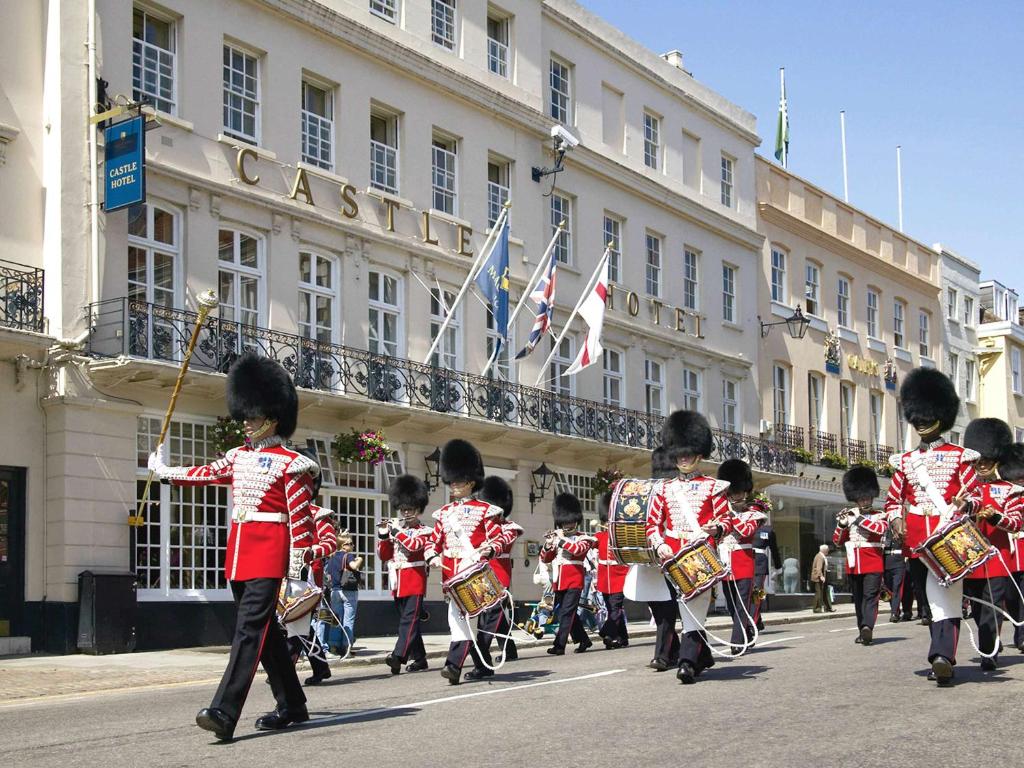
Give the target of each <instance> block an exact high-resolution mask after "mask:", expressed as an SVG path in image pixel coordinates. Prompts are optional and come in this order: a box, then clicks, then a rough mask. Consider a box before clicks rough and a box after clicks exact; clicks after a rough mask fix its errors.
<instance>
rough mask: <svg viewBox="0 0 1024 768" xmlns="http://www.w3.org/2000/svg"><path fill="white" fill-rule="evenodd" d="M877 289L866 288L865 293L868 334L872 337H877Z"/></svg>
mask: <svg viewBox="0 0 1024 768" xmlns="http://www.w3.org/2000/svg"><path fill="white" fill-rule="evenodd" d="M878 301H879V299H878V291H876V290H875V289H874V288H868V294H867V321H868V336H870V337H871V338H872V339H877V338H879V336H878Z"/></svg>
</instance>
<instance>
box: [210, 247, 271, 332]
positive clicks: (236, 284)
mask: <svg viewBox="0 0 1024 768" xmlns="http://www.w3.org/2000/svg"><path fill="white" fill-rule="evenodd" d="M217 284H218V286H219V289H220V297H219V298H220V303H219V305H218V312H219V313H220V319H221V320H228V321H232V322H236V323H238V324H239V325H241V326H242V327H243V328H254V327H257V326H259V324H260V319H261V318H262V317H263V316H264V311H263V241H262V240H261V239H259V238H257V237H254V236H252V235H249V234H247V233H245V232H239V231H238V230H233V229H222V230H220V232H219V237H218V248H217Z"/></svg>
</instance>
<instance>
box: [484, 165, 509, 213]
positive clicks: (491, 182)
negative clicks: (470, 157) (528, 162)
mask: <svg viewBox="0 0 1024 768" xmlns="http://www.w3.org/2000/svg"><path fill="white" fill-rule="evenodd" d="M509 170H510V168H509V162H508V161H507V160H497V159H491V160H488V161H487V226H488V227H493V226H494V225H495V224H496V223H497V222H498V216H500V215H501V209H502V207H503V206H504V205H505V203H507V202H508V199H509V195H510V187H509V176H510V175H511V174H510V173H509ZM509 213H510V214H511V213H512V211H511V210H510V211H509Z"/></svg>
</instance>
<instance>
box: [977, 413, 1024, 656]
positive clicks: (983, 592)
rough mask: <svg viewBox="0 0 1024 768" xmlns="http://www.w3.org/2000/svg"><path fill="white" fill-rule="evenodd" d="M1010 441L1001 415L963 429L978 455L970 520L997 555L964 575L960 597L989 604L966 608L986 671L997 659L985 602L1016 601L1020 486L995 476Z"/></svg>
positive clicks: (1023, 492) (992, 616) (994, 626)
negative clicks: (976, 495)
mask: <svg viewBox="0 0 1024 768" xmlns="http://www.w3.org/2000/svg"><path fill="white" fill-rule="evenodd" d="M1012 445H1013V433H1012V432H1010V427H1009V425H1008V424H1007V423H1006V422H1005V421H1002V420H1001V419H994V418H985V419H974V421H972V422H971V423H970V424H968V425H967V429H966V430H964V447H965V448H970V449H972V450H975V451H977V452H978V454H979V456H980V458H979V459H978V460H977V461H976V462H975V463H974V467H975V470H976V471H977V473H978V482H979V485H980V487H981V504H980V505H979V507H978V509H977V511H976V513H975V515H974V518H975V521H976V523H977V526H978V530H979V531H981V534H982V535H983V536H984V537H985V538H986V539H988V541H989V543H990V544H991V545H992V546H994V547H995V548H996V549H998V550H999V557H993V558H991V559H989V560H988V561H987V562H986V563H985V564H984V565H982V566H981V567H980V568H977V569H975V570H973V571H971V572H970V573H969V574H967V576H966V577H965V578H964V595H966V596H967V597H973V598H976V599H979V600H984V601H985V602H986V603H991V605H985V603H980V602H974V603H973V604H972V606H971V614H972V615H973V617H974V621H975V623H976V624H977V626H978V635H979V637H978V640H979V645H978V647H979V648H980V649H981V651H982V653H985V654H994V655H993V656H991V657H988V656H982V658H981V668H982V669H983V670H985V671H986V672H991V671H993V670H994V669H995V668H996V666H997V662H998V659H999V624H1000V622H999V619H998V618H997V616H996V612H995V609H994V608H992V607H991V606H992V605H995V606H998V607H1000V608H1002V606H1003V603H1004V602H1007V601H1009V600H1010V595H1011V594H1012V595H1013V597H1014V598H1017V599H1018V600H1019V598H1018V596H1017V594H1016V590H1015V588H1014V586H1013V585H1012V584H1011V583H1010V568H1011V567H1012V565H1013V564H1014V551H1013V550H1014V549H1015V545H1016V544H1017V543H1018V542H1016V534H1017V533H1019V532H1020V530H1021V522H1022V520H1021V512H1022V511H1024V510H1022V506H1024V488H1020V487H1018V486H1016V485H1014V484H1013V483H1010V482H1007V481H1006V480H1003V479H1001V477H1002V465H1001V464H1000V459H1002V457H1003V456H1005V455H1006V454H1007V452H1008V451H1009V450H1010V447H1011V446H1012ZM1011 602H1012V601H1011ZM1011 615H1012V614H1011Z"/></svg>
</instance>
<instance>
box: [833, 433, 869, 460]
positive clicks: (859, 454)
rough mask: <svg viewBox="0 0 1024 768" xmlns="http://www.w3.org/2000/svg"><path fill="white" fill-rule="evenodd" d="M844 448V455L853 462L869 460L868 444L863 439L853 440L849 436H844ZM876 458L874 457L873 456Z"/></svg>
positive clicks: (842, 444) (842, 443) (841, 443)
mask: <svg viewBox="0 0 1024 768" xmlns="http://www.w3.org/2000/svg"><path fill="white" fill-rule="evenodd" d="M840 447H841V449H842V456H843V458H844V459H846V460H847V461H848V462H850V463H851V464H853V463H855V462H858V461H867V460H868V444H867V443H865V442H864V441H863V440H853V439H851V438H848V437H844V438H843V439H842V441H841V442H840ZM872 460H874V457H872Z"/></svg>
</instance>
